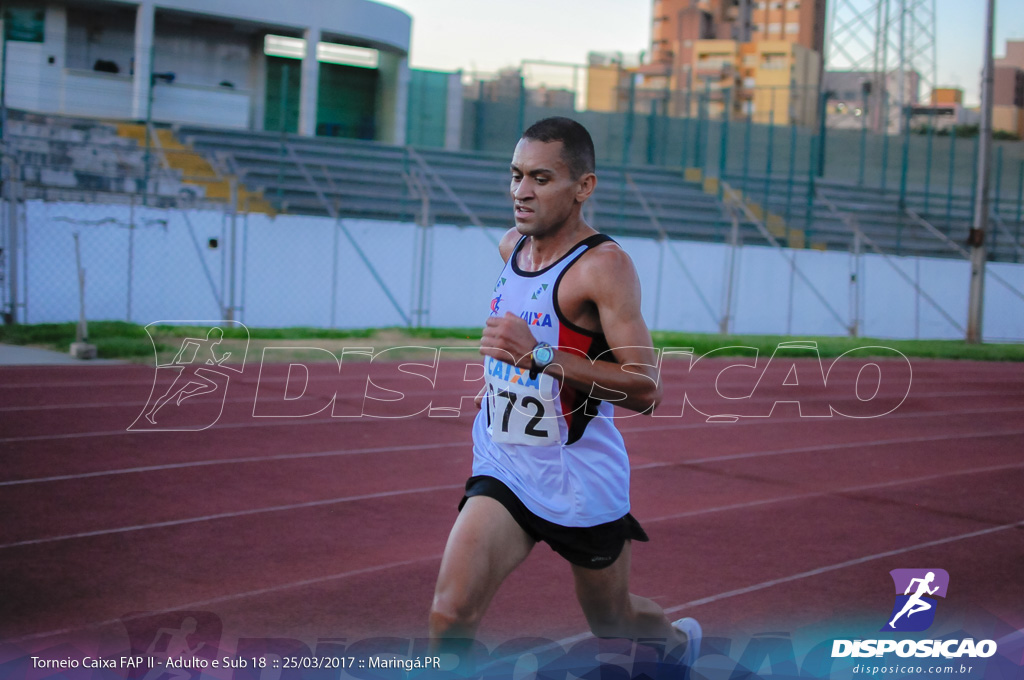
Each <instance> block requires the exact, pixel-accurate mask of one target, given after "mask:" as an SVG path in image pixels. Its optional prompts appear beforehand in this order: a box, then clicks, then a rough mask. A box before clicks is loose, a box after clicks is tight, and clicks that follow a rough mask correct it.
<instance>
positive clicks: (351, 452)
mask: <svg viewBox="0 0 1024 680" xmlns="http://www.w3.org/2000/svg"><path fill="white" fill-rule="evenodd" d="M472 444H473V443H472V442H470V441H468V440H467V441H464V442H442V443H439V444H403V445H401V446H374V447H370V448H365V449H344V450H334V451H315V452H311V453H281V454H277V455H272V456H246V457H244V458H216V459H213V460H199V461H190V462H187V463H165V464H163V465H146V466H142V467H134V468H122V469H120V470H98V471H96V472H82V473H79V474H74V475H56V476H53V477H37V478H35V479H14V480H10V481H6V482H0V487H3V486H19V485H21V484H40V483H44V482H63V481H68V480H72V479H90V478H93V477H108V476H113V475H127V474H134V473H139V472H161V471H164V470H181V469H183V468H191V467H207V466H211V465H234V464H236V463H263V462H272V461H281V460H303V459H307V458H333V457H335V456H355V455H363V454H373V453H401V452H403V451H423V450H425V449H445V448H453V447H456V446H472Z"/></svg>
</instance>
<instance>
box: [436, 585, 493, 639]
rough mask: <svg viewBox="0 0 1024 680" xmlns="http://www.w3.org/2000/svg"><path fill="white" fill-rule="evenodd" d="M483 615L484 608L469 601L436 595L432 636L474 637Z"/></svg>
mask: <svg viewBox="0 0 1024 680" xmlns="http://www.w3.org/2000/svg"><path fill="white" fill-rule="evenodd" d="M483 615H484V611H483V608H482V607H479V606H477V604H476V603H474V602H471V601H469V600H467V599H464V598H459V597H454V596H451V595H444V594H438V595H435V596H434V601H433V603H432V604H431V606H430V632H431V636H432V637H460V636H466V635H468V636H472V634H473V633H474V632H475V631H476V629H477V627H478V626H479V625H480V620H481V619H482V618H483Z"/></svg>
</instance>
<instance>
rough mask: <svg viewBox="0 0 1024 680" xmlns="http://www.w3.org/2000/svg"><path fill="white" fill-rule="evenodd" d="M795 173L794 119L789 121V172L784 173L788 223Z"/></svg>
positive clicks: (787, 222)
mask: <svg viewBox="0 0 1024 680" xmlns="http://www.w3.org/2000/svg"><path fill="white" fill-rule="evenodd" d="M795 175H796V121H794V120H790V122H789V172H788V173H787V174H786V224H787V225H788V224H789V220H790V218H791V217H792V215H791V206H792V204H793V184H794V182H795Z"/></svg>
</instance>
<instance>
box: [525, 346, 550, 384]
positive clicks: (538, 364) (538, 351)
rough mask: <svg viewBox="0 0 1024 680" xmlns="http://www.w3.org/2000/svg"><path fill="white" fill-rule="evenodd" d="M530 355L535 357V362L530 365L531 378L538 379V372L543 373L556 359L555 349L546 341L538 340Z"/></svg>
mask: <svg viewBox="0 0 1024 680" xmlns="http://www.w3.org/2000/svg"><path fill="white" fill-rule="evenodd" d="M530 356H531V358H532V359H533V364H532V365H531V366H530V380H536V379H537V374H538V373H541V372H542V371H543V370H544V369H545V368H547V367H548V366H550V365H551V362H552V361H554V360H555V350H554V348H553V347H552V346H551V345H549V344H548V343H546V342H538V343H537V346H536V347H534V348H533V352H531V353H530Z"/></svg>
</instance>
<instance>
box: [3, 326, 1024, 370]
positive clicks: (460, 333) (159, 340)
mask: <svg viewBox="0 0 1024 680" xmlns="http://www.w3.org/2000/svg"><path fill="white" fill-rule="evenodd" d="M75 325H76V324H74V323H60V324H33V325H15V326H0V343H6V344H12V345H31V346H35V347H41V348H44V349H52V350H56V351H59V352H67V351H68V349H69V347H70V345H71V343H72V342H73V341H74V340H75ZM207 330H208V328H198V327H190V326H159V327H158V329H157V333H156V334H155V341H156V345H157V347H156V349H157V351H158V352H159V353H160V356H161V359H164V358H166V357H173V356H174V353H175V352H176V351H177V349H178V348H179V347H180V344H181V343H180V339H181V338H185V337H205V334H206V331H207ZM248 330H249V337H250V342H251V346H250V348H249V351H250V356H253V355H258V354H259V353H260V352H262V349H261V348H263V347H280V346H281V345H282V343H286V344H288V345H294V344H295V342H296V341H302V342H303V345H304V346H307V347H315V348H323V349H326V350H329V351H332V352H335V351H340V349H341V348H342V347H345V346H370V347H373V348H374V349H375V350H377V351H380V350H382V349H385V348H387V347H395V346H403V345H410V346H411V345H416V346H423V347H445V346H460V345H475V344H476V342H477V341H478V340H479V339H480V329H479V328H357V329H344V330H338V329H327V328H309V327H293V328H257V327H251V328H249V329H248ZM224 331H225V340H224V349H230V348H231V345H233V344H236V343H238V342H241V341H244V340H245V331H244V330H242V329H239V328H231V327H226V328H224ZM652 335H653V339H654V345H655V346H656V347H659V348H664V347H692V348H693V349H694V353H695V354H697V355H702V354H705V353H707V352H709V351H711V350H713V349H719V348H725V347H728V348H732V347H736V348H739V347H753V348H756V349H757V350H758V353H759V354H760V355H762V356H763V355H767V356H771V354H772V352H774V351H775V348H776V347H777V346H778V345H779V343H782V342H791V341H794V340H804V341H807V340H811V341H814V342H816V343H817V346H818V352H819V354H820V355H821V356H822V357H836V356H839V355H840V354H843V353H844V352H847V351H849V350H852V349H857V348H861V347H870V346H880V347H886V348H891V349H895V350H897V351H899V352H902V353H903V354H905V355H906V356H908V357H922V358H932V359H971V360H979V361H1024V344H1002V343H989V344H980V345H968V344H967V343H965V342H963V341H961V340H888V339H879V338H850V337H831V336H785V335H716V334H711V333H676V332H668V331H655V332H654V333H653V334H652ZM232 341H234V342H232ZM89 342H91V343H92V344H94V345H96V347H97V349H98V351H99V356H100V357H101V358H104V359H127V360H133V361H138V362H140V363H150V362H152V360H153V343H152V342H151V341H150V339H149V337H148V335H147V333H146V329H145V327H143V326H140V325H137V324H131V323H126V322H123V321H94V322H90V323H89ZM741 351H742V350H739V349H736V350H732V351H728V350H727V351H725V352H722V354H739V353H741ZM165 355H166V357H165ZM281 358H282V359H283V358H285V355H281ZM287 358H295V359H300V358H307V359H317V358H321V357H318V356H317V353H316V352H304V351H303V350H295V351H294V354H293V355H290V356H288V357H287ZM395 358H398V357H395Z"/></svg>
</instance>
